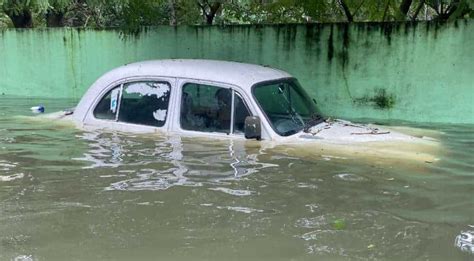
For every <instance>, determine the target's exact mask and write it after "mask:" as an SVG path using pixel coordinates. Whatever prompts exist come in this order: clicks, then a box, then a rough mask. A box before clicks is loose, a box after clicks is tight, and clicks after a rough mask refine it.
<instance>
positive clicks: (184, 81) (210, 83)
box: [175, 78, 257, 138]
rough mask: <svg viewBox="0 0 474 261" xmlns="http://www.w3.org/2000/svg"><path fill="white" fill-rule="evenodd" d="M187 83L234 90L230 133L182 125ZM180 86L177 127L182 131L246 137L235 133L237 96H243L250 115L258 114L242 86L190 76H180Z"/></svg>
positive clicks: (194, 133)
mask: <svg viewBox="0 0 474 261" xmlns="http://www.w3.org/2000/svg"><path fill="white" fill-rule="evenodd" d="M186 84H200V85H207V86H212V87H217V88H224V89H230V90H231V91H232V100H231V103H232V108H231V121H230V125H231V126H230V131H229V133H225V132H205V131H197V130H186V129H183V128H182V126H181V109H182V108H181V99H182V95H183V88H184V86H185V85H186ZM178 85H179V87H178V88H176V92H177V95H176V96H177V97H176V110H175V113H176V117H175V122H176V127H175V129H177V130H179V132H181V133H185V134H186V133H187V134H191V135H196V136H215V137H239V138H245V135H244V134H242V133H234V118H235V96H234V95H239V96H240V97H241V98H242V101H243V103H244V105H245V107H246V108H247V110H248V111H249V113H250V115H257V113H256V111H255V110H254V109H253V108H252V107H251V103H249V102H248V100H247V99H248V98H247V97H246V95H245V92H244V91H243V89H242V88H240V87H239V86H236V85H232V84H227V83H222V82H213V81H206V80H199V79H188V78H180V79H179V84H178Z"/></svg>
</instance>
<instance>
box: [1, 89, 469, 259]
mask: <svg viewBox="0 0 474 261" xmlns="http://www.w3.org/2000/svg"><path fill="white" fill-rule="evenodd" d="M40 102H41V103H43V104H45V106H46V109H47V111H50V112H52V111H56V110H60V109H63V108H66V107H69V106H72V105H74V102H73V101H70V100H35V99H17V98H12V97H8V98H7V97H1V96H0V260H367V259H369V260H472V259H474V254H469V253H467V252H462V251H461V250H460V249H459V248H457V247H456V246H455V245H454V240H455V238H456V236H457V235H459V234H460V233H461V231H467V230H474V228H471V227H470V225H471V226H472V225H474V126H472V125H436V124H427V125H418V126H415V127H421V128H426V129H429V130H436V131H440V132H441V135H440V136H439V139H440V141H441V142H442V144H443V155H442V157H441V158H440V161H439V162H436V163H426V164H425V165H423V167H422V168H409V167H407V166H405V165H404V164H378V163H377V162H370V161H360V160H357V159H351V158H350V157H349V158H347V157H345V158H341V157H336V156H332V155H323V156H314V157H307V156H304V157H301V156H298V155H294V154H291V153H288V151H285V150H281V149H280V150H277V149H271V148H267V149H265V148H262V147H261V146H258V145H255V143H248V142H244V141H231V140H224V141H216V140H197V139H190V138H185V137H179V136H157V135H155V136H140V135H127V134H120V133H113V132H84V131H80V130H77V129H74V128H70V127H61V126H54V125H51V124H46V123H39V122H30V121H25V120H24V119H19V118H17V117H14V116H13V115H31V112H30V111H29V108H30V107H31V106H34V105H37V104H39V103H40ZM391 124H404V123H391ZM405 125H406V124H405Z"/></svg>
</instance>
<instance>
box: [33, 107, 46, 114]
mask: <svg viewBox="0 0 474 261" xmlns="http://www.w3.org/2000/svg"><path fill="white" fill-rule="evenodd" d="M31 111H32V112H33V113H44V106H43V105H39V106H34V107H31Z"/></svg>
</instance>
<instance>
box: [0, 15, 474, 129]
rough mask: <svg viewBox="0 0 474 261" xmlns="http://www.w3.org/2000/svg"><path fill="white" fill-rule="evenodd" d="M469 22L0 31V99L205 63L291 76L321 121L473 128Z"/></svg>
mask: <svg viewBox="0 0 474 261" xmlns="http://www.w3.org/2000/svg"><path fill="white" fill-rule="evenodd" d="M473 47H474V23H473V22H472V20H462V21H457V22H453V23H444V24H438V23H414V24H411V23H407V24H400V23H397V24H392V23H384V24H379V23H356V24H351V25H347V24H315V25H275V26H229V27H177V28H173V27H165V26H164V27H157V28H150V29H148V30H144V31H142V32H141V33H140V34H139V35H138V36H130V35H128V36H127V35H123V34H121V33H120V32H119V31H115V30H102V31H97V30H81V29H50V30H4V31H0V95H2V94H5V95H18V96H27V97H33V96H34V97H65V98H76V99H79V98H80V97H81V95H82V94H83V93H84V92H85V90H86V89H87V88H88V86H89V85H90V84H91V83H92V82H93V81H94V80H95V79H97V77H99V76H100V75H102V74H103V73H105V72H106V71H108V70H110V69H112V68H114V67H117V66H119V65H122V64H125V63H130V62H134V61H140V60H149V59H160V58H209V59H221V60H234V61H242V62H249V63H257V64H264V65H270V66H272V67H276V68H281V69H283V70H286V71H288V72H290V73H292V74H293V75H295V76H296V77H297V78H298V79H299V80H300V82H301V83H302V85H303V86H304V87H305V88H306V89H307V90H308V92H309V93H310V94H311V95H312V96H313V97H314V98H315V99H316V100H317V102H318V104H319V107H320V109H321V111H322V112H323V113H324V114H325V115H330V116H336V117H344V118H372V119H380V120H387V119H399V120H407V121H414V122H440V123H474V81H473V80H474V76H473V73H474V59H473V58H474V48H473Z"/></svg>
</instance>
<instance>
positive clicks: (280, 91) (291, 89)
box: [253, 79, 323, 136]
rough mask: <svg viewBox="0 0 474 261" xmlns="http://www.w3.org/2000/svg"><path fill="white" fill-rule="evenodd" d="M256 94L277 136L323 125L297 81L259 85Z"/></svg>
mask: <svg viewBox="0 0 474 261" xmlns="http://www.w3.org/2000/svg"><path fill="white" fill-rule="evenodd" d="M253 94H254V96H255V98H256V100H257V102H258V103H259V105H260V107H261V108H262V110H263V112H264V113H265V116H266V117H267V119H268V120H269V122H270V123H271V125H272V127H273V129H274V130H275V132H276V133H278V134H279V135H281V136H290V135H293V134H295V133H298V132H300V131H302V130H307V129H308V128H309V127H311V126H314V125H316V124H318V123H320V122H322V121H323V119H322V117H321V116H320V115H319V113H318V112H317V110H316V107H315V105H314V103H313V101H312V100H311V99H310V98H309V97H308V95H307V94H306V92H305V91H304V90H303V88H302V87H301V86H300V85H299V84H298V82H297V81H296V79H284V80H278V81H273V82H265V83H260V84H257V85H256V86H255V87H254V88H253Z"/></svg>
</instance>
